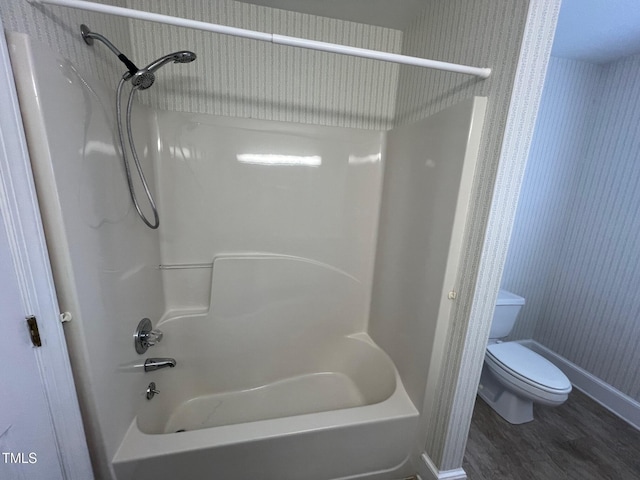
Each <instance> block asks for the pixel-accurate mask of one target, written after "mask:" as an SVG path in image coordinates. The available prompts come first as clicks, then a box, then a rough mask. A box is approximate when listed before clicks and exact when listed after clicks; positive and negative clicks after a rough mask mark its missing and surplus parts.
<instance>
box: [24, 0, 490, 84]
mask: <svg viewBox="0 0 640 480" xmlns="http://www.w3.org/2000/svg"><path fill="white" fill-rule="evenodd" d="M29 1H31V3H38V4H50V5H58V6H61V7H69V8H77V9H80V10H88V11H90V12H99V13H107V14H109V15H117V16H120V17H126V18H135V19H138V20H146V21H149V22H157V23H164V24H167V25H174V26H177V27H185V28H191V29H195V30H204V31H207V32H213V33H221V34H224V35H231V36H234V37H241V38H249V39H252V40H259V41H262V42H271V43H275V44H278V45H287V46H290V47H299V48H308V49H311V50H319V51H321V52H330V53H338V54H341V55H350V56H354V57H362V58H369V59H373V60H382V61H383V62H393V63H399V64H403V65H413V66H416V67H425V68H435V69H436V70H444V71H447V72H455V73H464V74H466V75H475V76H477V77H480V78H483V79H484V78H489V76H490V75H491V69H490V68H481V67H471V66H467V65H459V64H457V63H448V62H441V61H438V60H430V59H427V58H419V57H411V56H408V55H400V54H398V53H389V52H381V51H378V50H370V49H368V48H357V47H350V46H347V45H338V44H335V43H327V42H318V41H316V40H308V39H306V38H296V37H289V36H287V35H278V34H275V33H265V32H257V31H254V30H247V29H244V28H236V27H229V26H226V25H218V24H215V23H207V22H201V21H198V20H191V19H188V18H181V17H173V16H171V15H162V14H159V13H152V12H145V11H141V10H134V9H131V8H124V7H117V6H113V5H104V4H101V3H94V2H86V1H83V0H29Z"/></svg>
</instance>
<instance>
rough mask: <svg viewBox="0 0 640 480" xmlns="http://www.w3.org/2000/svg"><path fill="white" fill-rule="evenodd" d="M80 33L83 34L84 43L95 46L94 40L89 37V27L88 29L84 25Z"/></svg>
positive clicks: (81, 26)
mask: <svg viewBox="0 0 640 480" xmlns="http://www.w3.org/2000/svg"><path fill="white" fill-rule="evenodd" d="M80 33H81V34H82V39H83V40H84V43H86V44H87V45H93V38H91V37H90V36H89V34H90V33H91V30H89V27H87V26H86V25H85V24H84V23H83V24H82V25H80Z"/></svg>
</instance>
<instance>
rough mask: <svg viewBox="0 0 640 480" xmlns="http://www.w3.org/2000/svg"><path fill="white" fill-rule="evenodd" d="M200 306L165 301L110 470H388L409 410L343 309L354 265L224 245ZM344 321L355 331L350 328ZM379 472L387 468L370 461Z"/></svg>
mask: <svg viewBox="0 0 640 480" xmlns="http://www.w3.org/2000/svg"><path fill="white" fill-rule="evenodd" d="M211 276H212V279H211V293H210V295H211V299H210V307H209V308H208V309H207V310H206V311H202V312H192V311H187V312H177V311H169V312H168V313H167V314H166V315H165V317H164V318H163V319H161V321H160V322H159V323H158V324H157V325H156V327H157V328H159V329H160V330H162V332H163V333H164V338H163V340H162V342H161V343H160V344H158V345H157V346H154V347H152V348H151V349H150V350H149V351H148V352H147V354H146V356H147V357H172V358H175V359H176V361H177V365H176V366H175V367H174V368H166V369H163V370H158V371H155V372H150V373H145V374H143V375H144V377H143V381H144V387H143V388H140V394H141V395H144V388H146V386H147V384H148V383H149V382H151V381H153V382H155V384H156V389H157V390H159V391H160V394H158V395H156V396H155V397H154V398H153V399H151V400H146V398H143V399H141V401H140V403H141V405H140V408H139V412H138V414H137V416H136V418H135V419H134V420H133V421H132V422H131V424H130V426H129V429H128V431H127V433H126V434H125V436H124V439H123V441H122V443H121V445H120V447H119V449H118V451H117V452H116V454H115V456H114V458H113V468H114V470H115V472H116V475H117V478H118V480H134V479H135V480H145V479H149V480H151V479H153V480H165V479H166V480H174V479H181V480H190V479H193V480H201V479H209V478H211V479H224V480H233V479H237V480H247V479H252V478H256V479H273V480H288V479H291V480H301V479H305V480H329V479H336V478H347V477H351V478H354V477H355V476H358V475H363V474H367V475H368V478H371V474H372V473H374V472H385V471H386V472H393V471H394V470H395V469H396V468H397V467H398V466H399V465H401V464H403V462H404V461H405V459H406V458H407V456H408V454H409V452H410V450H411V446H412V442H413V441H414V440H415V428H416V426H417V423H418V422H417V417H418V412H417V410H416V408H415V407H414V405H413V403H412V402H411V400H410V399H409V396H408V395H407V393H406V391H405V389H404V386H403V385H402V381H401V379H400V377H399V375H398V372H397V371H396V368H395V366H394V364H393V362H392V361H391V359H390V358H389V357H388V356H387V354H386V353H385V352H384V351H382V350H381V349H380V348H379V347H378V346H377V345H376V344H375V343H374V342H373V340H372V339H371V338H370V337H369V335H368V334H367V333H366V332H365V331H360V332H358V331H356V332H353V331H352V330H353V329H355V328H357V327H358V326H359V325H361V324H360V323H359V322H357V321H353V320H352V319H351V318H350V317H351V316H352V315H357V311H356V310H355V309H354V307H353V298H354V297H357V291H358V289H359V288H360V285H359V283H358V281H357V280H356V279H354V278H353V277H351V276H349V275H347V274H345V273H344V272H341V271H339V270H337V269H335V268H332V267H330V266H327V265H324V264H321V263H319V262H314V261H309V260H308V259H301V258H297V257H290V256H282V255H241V256H233V255H231V256H220V257H218V258H216V259H215V260H214V262H213V263H212V275H211ZM350 330H351V331H350ZM380 475H382V476H380V477H379V478H395V476H394V475H393V474H391V473H389V475H392V476H391V477H389V476H388V475H387V476H385V475H384V474H383V473H380Z"/></svg>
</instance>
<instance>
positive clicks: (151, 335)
mask: <svg viewBox="0 0 640 480" xmlns="http://www.w3.org/2000/svg"><path fill="white" fill-rule="evenodd" d="M163 335H164V334H163V333H162V332H161V331H160V330H151V331H150V332H147V334H146V335H143V336H142V338H143V341H145V342H147V345H149V346H150V347H153V346H154V345H155V344H156V343H159V342H160V341H162V336H163Z"/></svg>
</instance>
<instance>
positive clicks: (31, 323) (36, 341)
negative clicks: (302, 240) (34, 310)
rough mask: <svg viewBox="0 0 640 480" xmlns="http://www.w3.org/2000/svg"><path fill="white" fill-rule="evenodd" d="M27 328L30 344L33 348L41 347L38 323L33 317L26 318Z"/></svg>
mask: <svg viewBox="0 0 640 480" xmlns="http://www.w3.org/2000/svg"><path fill="white" fill-rule="evenodd" d="M27 326H28V327H29V335H31V343H33V346H34V347H41V346H42V341H41V340H40V331H39V330H38V321H37V320H36V317H35V316H34V315H29V316H28V317H27Z"/></svg>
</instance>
